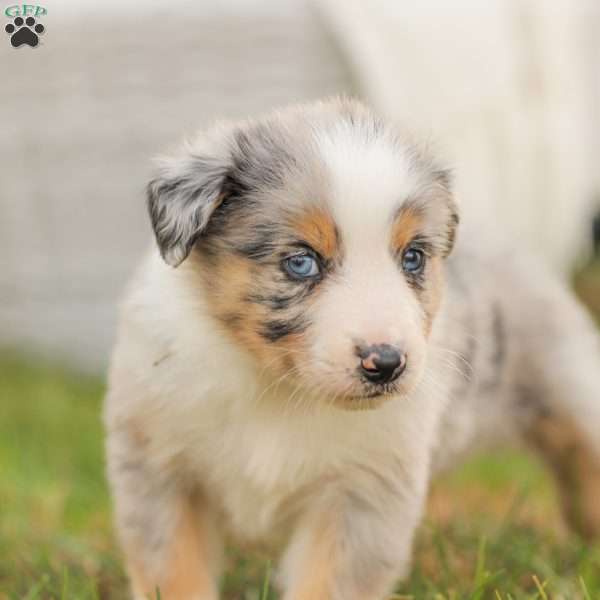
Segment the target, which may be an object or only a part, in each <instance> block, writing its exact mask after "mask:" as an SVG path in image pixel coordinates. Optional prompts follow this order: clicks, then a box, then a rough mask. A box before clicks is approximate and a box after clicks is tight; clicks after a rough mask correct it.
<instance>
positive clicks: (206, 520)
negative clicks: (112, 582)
mask: <svg viewBox="0 0 600 600" xmlns="http://www.w3.org/2000/svg"><path fill="white" fill-rule="evenodd" d="M108 440H109V441H108V448H109V452H108V458H109V461H108V466H109V475H110V482H111V486H112V489H113V495H114V499H115V512H116V521H117V529H118V533H119V538H120V540H121V545H122V548H123V551H124V554H125V558H126V562H127V571H128V573H129V577H130V579H131V587H132V591H133V597H134V599H135V600H155V598H157V597H158V596H157V590H159V591H160V597H161V598H162V599H163V600H217V598H218V593H217V586H216V581H217V576H218V570H219V566H220V565H219V563H220V554H221V542H220V539H219V536H218V535H217V532H216V530H215V526H214V523H213V521H212V518H211V514H210V511H209V509H208V506H207V504H206V503H205V502H204V500H203V498H202V497H201V495H199V494H194V493H191V492H190V489H189V487H188V486H183V485H182V482H181V480H180V479H179V478H174V477H173V476H172V474H171V475H169V473H168V471H167V469H159V468H156V467H155V466H154V465H152V464H151V463H149V461H148V460H147V457H146V456H145V454H144V452H143V448H140V447H139V446H138V445H136V444H135V443H132V441H131V440H130V439H129V436H126V435H120V434H115V433H112V434H110V435H109V438H108Z"/></svg>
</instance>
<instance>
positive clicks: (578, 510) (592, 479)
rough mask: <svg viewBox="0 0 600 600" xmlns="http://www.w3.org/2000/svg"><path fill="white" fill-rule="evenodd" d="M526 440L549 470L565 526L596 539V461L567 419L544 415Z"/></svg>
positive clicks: (599, 525)
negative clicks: (540, 456) (556, 487)
mask: <svg viewBox="0 0 600 600" xmlns="http://www.w3.org/2000/svg"><path fill="white" fill-rule="evenodd" d="M528 438H529V440H530V441H531V443H532V444H533V445H534V447H535V448H537V449H538V450H539V451H540V453H541V455H542V457H543V458H544V459H545V460H546V462H547V463H548V464H549V465H550V467H551V468H552V471H553V474H554V477H555V479H556V482H557V484H558V488H559V493H560V498H561V504H562V508H563V513H564V516H565V519H566V521H567V523H568V524H569V526H570V527H571V528H572V529H574V530H575V531H576V532H577V533H579V534H580V535H581V536H583V537H585V538H587V539H591V538H594V537H598V536H599V535H600V502H598V498H600V457H599V456H598V454H597V453H595V452H594V451H593V449H592V448H590V446H589V445H588V443H587V442H586V441H585V437H584V435H583V434H582V432H581V429H580V428H579V427H578V426H577V425H576V423H574V422H573V421H572V420H571V419H570V418H568V417H565V416H559V415H544V416H542V417H540V418H538V419H537V420H536V421H535V423H534V424H533V426H532V427H531V429H530V430H529V432H528Z"/></svg>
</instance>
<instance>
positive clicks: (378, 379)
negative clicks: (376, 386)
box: [357, 344, 406, 383]
mask: <svg viewBox="0 0 600 600" xmlns="http://www.w3.org/2000/svg"><path fill="white" fill-rule="evenodd" d="M357 353H358V356H359V357H360V359H361V361H360V370H361V373H362V374H363V376H364V377H365V378H366V379H368V380H369V381H371V382H372V383H389V382H391V381H394V380H395V379H398V377H400V375H402V372H403V371H404V369H405V368H406V354H403V353H401V352H400V350H398V348H396V347H395V346H391V345H390V344H374V345H372V346H361V347H360V348H357Z"/></svg>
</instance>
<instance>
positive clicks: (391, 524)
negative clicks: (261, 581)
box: [281, 488, 423, 600]
mask: <svg viewBox="0 0 600 600" xmlns="http://www.w3.org/2000/svg"><path fill="white" fill-rule="evenodd" d="M371 491H373V495H370V494H369V493H368V489H367V490H360V491H358V492H356V493H352V494H348V495H346V496H345V497H340V498H339V499H337V500H336V501H332V502H328V503H326V505H325V506H322V507H321V508H320V509H319V510H318V511H317V512H316V513H313V514H311V516H310V517H308V518H307V519H305V520H304V521H303V522H302V523H301V524H300V526H299V528H298V531H297V532H296V534H295V535H294V537H293V539H292V541H291V544H290V547H289V548H288V551H287V553H286V556H285V557H284V561H283V564H282V573H281V574H282V584H283V587H284V588H285V596H284V598H285V600H383V599H384V598H386V597H387V594H389V593H390V591H391V590H392V588H393V586H394V583H395V582H396V581H397V580H398V579H399V578H401V577H403V576H404V575H405V573H406V571H407V569H408V567H409V564H410V552H411V546H412V540H413V536H414V531H415V529H416V526H417V523H418V521H419V518H420V515H421V512H422V504H423V502H422V495H421V494H417V495H415V496H414V497H413V498H412V500H411V501H410V502H407V501H406V497H405V500H404V501H401V500H400V498H399V496H395V497H389V498H386V497H385V495H383V496H381V495H380V496H379V497H378V495H377V491H374V490H373V489H372V488H371Z"/></svg>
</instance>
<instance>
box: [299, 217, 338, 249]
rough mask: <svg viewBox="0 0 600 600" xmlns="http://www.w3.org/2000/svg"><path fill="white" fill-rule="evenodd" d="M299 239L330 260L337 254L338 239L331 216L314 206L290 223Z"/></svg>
mask: <svg viewBox="0 0 600 600" xmlns="http://www.w3.org/2000/svg"><path fill="white" fill-rule="evenodd" d="M292 227H293V228H294V230H295V231H296V233H297V235H298V237H299V239H301V240H302V241H304V242H306V243H307V244H308V245H309V246H310V247H311V248H312V249H313V250H315V252H318V253H319V254H320V255H321V256H323V257H324V258H327V259H332V258H334V257H335V255H336V254H337V253H338V252H339V237H338V232H337V228H336V225H335V222H334V220H333V218H332V217H331V215H330V214H329V213H328V212H327V211H326V210H324V209H323V208H321V207H318V206H315V207H312V208H310V209H308V210H307V211H305V212H303V213H302V214H301V215H300V216H298V217H297V218H296V219H294V220H293V221H292Z"/></svg>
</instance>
